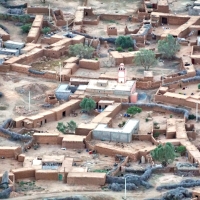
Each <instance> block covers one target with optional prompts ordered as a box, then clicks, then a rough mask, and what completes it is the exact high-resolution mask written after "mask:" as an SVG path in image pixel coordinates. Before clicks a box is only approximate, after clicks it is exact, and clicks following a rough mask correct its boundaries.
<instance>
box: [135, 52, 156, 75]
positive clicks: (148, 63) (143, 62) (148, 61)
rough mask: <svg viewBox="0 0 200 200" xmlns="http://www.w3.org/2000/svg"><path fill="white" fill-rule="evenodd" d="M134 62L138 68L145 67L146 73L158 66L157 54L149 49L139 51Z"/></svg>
mask: <svg viewBox="0 0 200 200" xmlns="http://www.w3.org/2000/svg"><path fill="white" fill-rule="evenodd" d="M133 62H134V63H135V65H136V66H143V67H144V69H145V70H146V71H147V70H149V68H150V67H152V66H155V65H156V64H157V60H156V56H155V53H154V52H153V51H152V50H148V49H141V50H140V51H138V52H137V53H136V54H135V58H134V60H133Z"/></svg>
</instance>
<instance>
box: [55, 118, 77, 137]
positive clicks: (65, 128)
mask: <svg viewBox="0 0 200 200" xmlns="http://www.w3.org/2000/svg"><path fill="white" fill-rule="evenodd" d="M56 128H57V130H58V131H60V132H61V133H63V134H66V133H67V132H74V131H75V129H76V128H77V125H76V122H74V121H73V120H71V121H69V122H67V124H66V125H65V124H64V123H63V122H58V125H57V127H56Z"/></svg>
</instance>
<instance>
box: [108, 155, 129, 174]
mask: <svg viewBox="0 0 200 200" xmlns="http://www.w3.org/2000/svg"><path fill="white" fill-rule="evenodd" d="M128 161H129V157H128V156H127V157H126V158H125V159H124V161H123V162H122V163H120V164H119V165H118V167H117V169H116V170H115V171H113V172H112V173H111V175H112V176H116V175H117V173H118V172H120V170H121V167H124V166H126V164H127V163H128Z"/></svg>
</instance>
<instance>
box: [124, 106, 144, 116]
mask: <svg viewBox="0 0 200 200" xmlns="http://www.w3.org/2000/svg"><path fill="white" fill-rule="evenodd" d="M126 112H127V113H128V114H130V115H132V116H133V115H135V114H136V113H141V112H142V109H141V108H139V107H137V106H131V107H129V108H128V109H127V111H126Z"/></svg>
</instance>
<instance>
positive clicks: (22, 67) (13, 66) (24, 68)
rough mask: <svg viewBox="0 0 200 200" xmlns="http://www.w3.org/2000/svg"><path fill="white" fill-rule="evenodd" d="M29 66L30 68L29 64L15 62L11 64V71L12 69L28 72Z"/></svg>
mask: <svg viewBox="0 0 200 200" xmlns="http://www.w3.org/2000/svg"><path fill="white" fill-rule="evenodd" d="M29 68H31V66H29V65H22V64H17V63H14V64H11V71H14V72H19V73H25V74H28V70H29Z"/></svg>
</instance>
